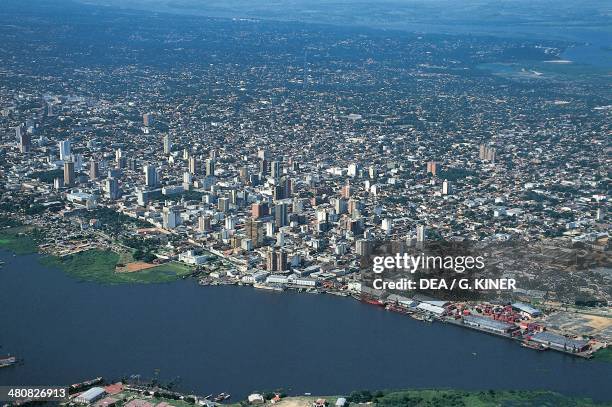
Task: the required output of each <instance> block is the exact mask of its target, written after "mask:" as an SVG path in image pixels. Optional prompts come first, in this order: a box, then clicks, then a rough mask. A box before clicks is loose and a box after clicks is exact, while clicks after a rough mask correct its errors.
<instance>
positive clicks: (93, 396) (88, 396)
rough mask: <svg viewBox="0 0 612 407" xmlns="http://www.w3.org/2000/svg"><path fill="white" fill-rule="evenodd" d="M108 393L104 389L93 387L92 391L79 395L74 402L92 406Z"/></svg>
mask: <svg viewBox="0 0 612 407" xmlns="http://www.w3.org/2000/svg"><path fill="white" fill-rule="evenodd" d="M105 394H106V392H105V391H104V389H103V388H102V387H92V388H91V389H89V390H87V391H85V392H83V393H81V394H79V395H78V396H77V397H76V398H75V399H74V401H75V402H77V403H83V404H91V403H93V402H94V401H96V400H98V399H101V398H102V396H104V395H105Z"/></svg>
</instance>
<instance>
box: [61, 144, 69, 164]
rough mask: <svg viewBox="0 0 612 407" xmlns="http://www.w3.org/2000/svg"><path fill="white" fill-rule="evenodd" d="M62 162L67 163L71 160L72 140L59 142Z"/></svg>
mask: <svg viewBox="0 0 612 407" xmlns="http://www.w3.org/2000/svg"><path fill="white" fill-rule="evenodd" d="M59 154H60V160H62V161H67V160H69V159H70V140H62V141H60V142H59Z"/></svg>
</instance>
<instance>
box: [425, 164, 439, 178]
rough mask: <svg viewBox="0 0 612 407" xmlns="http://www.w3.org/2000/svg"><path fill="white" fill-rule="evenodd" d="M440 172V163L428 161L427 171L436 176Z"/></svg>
mask: <svg viewBox="0 0 612 407" xmlns="http://www.w3.org/2000/svg"><path fill="white" fill-rule="evenodd" d="M437 172H438V163H437V162H435V161H427V173H428V174H429V173H431V175H433V176H435V175H436V173H437Z"/></svg>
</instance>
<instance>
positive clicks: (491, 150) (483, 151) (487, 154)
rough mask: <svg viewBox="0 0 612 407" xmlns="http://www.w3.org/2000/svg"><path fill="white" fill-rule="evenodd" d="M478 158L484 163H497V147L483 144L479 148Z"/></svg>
mask: <svg viewBox="0 0 612 407" xmlns="http://www.w3.org/2000/svg"><path fill="white" fill-rule="evenodd" d="M478 158H480V159H481V160H483V161H490V162H491V163H494V162H495V147H493V146H490V145H488V144H481V145H480V147H479V153H478Z"/></svg>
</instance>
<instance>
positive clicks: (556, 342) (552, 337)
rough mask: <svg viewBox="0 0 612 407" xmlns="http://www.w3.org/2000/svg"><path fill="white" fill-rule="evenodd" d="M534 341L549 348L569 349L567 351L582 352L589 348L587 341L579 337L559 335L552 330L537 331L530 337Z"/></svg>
mask: <svg viewBox="0 0 612 407" xmlns="http://www.w3.org/2000/svg"><path fill="white" fill-rule="evenodd" d="M531 340H532V341H534V342H538V343H541V344H543V345H547V346H549V347H551V348H554V349H557V350H562V351H569V352H582V351H585V350H587V349H588V348H589V342H588V341H585V340H581V339H572V338H567V337H565V336H563V335H559V334H556V333H552V332H547V331H545V332H538V333H537V334H535V335H533V336H532V337H531Z"/></svg>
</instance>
